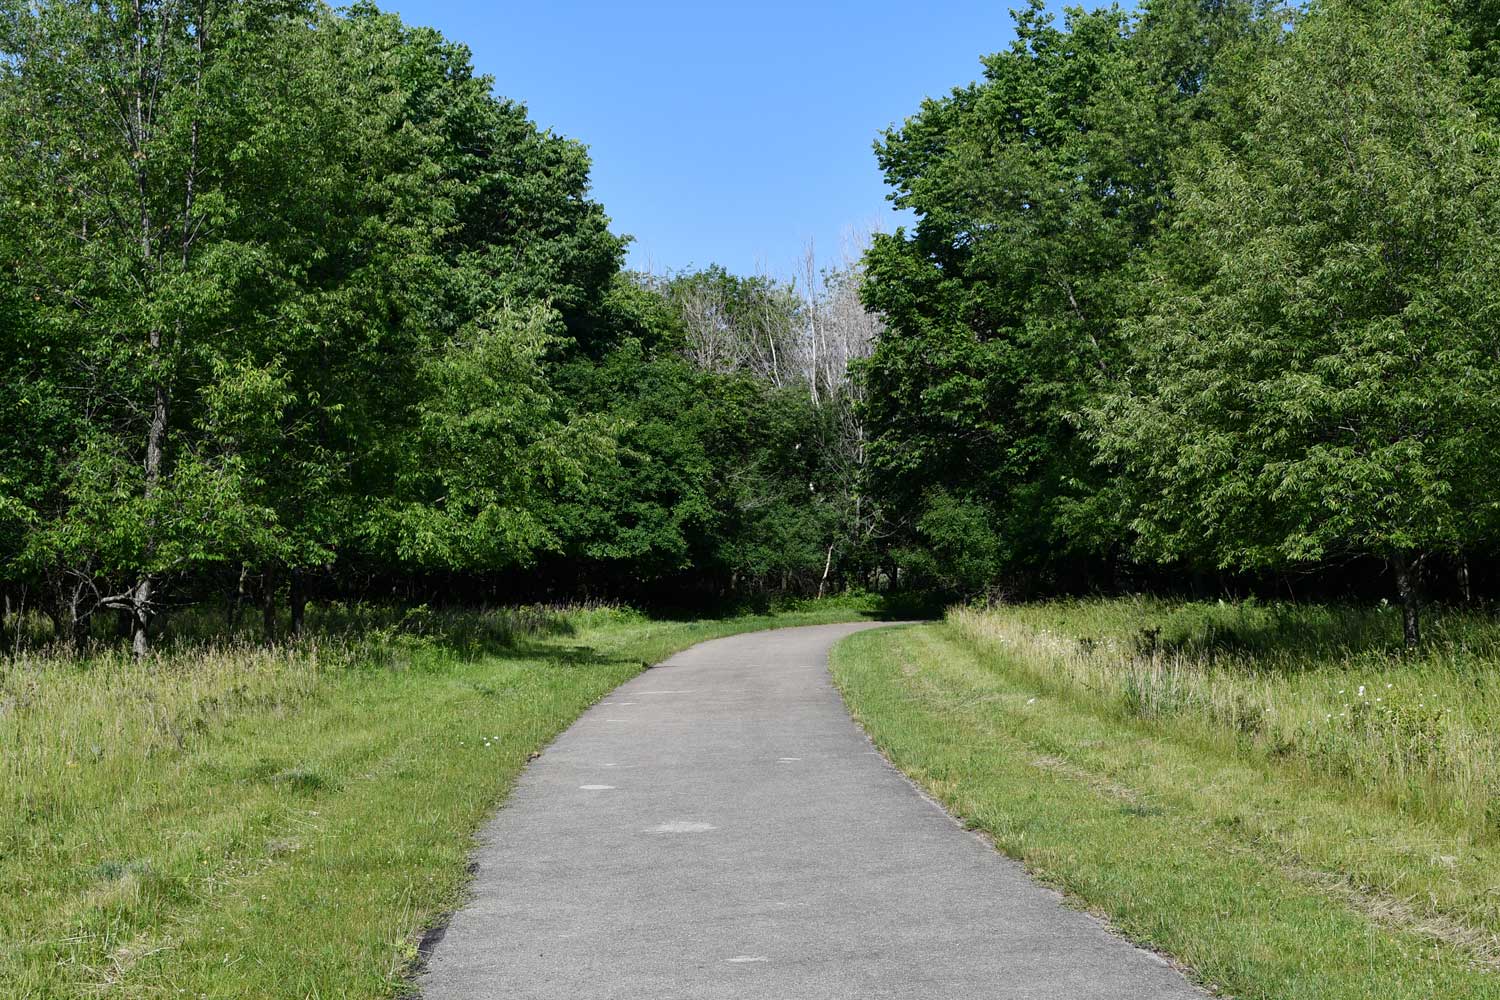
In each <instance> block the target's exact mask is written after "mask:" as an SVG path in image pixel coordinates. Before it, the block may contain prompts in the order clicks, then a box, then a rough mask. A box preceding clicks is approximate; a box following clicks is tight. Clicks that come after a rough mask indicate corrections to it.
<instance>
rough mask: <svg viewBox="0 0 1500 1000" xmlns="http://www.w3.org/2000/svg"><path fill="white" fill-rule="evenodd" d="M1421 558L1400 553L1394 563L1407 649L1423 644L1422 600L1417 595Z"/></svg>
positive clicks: (1402, 632)
mask: <svg viewBox="0 0 1500 1000" xmlns="http://www.w3.org/2000/svg"><path fill="white" fill-rule="evenodd" d="M1420 562H1421V559H1420V557H1416V558H1414V557H1413V556H1412V554H1411V553H1409V552H1398V553H1397V554H1396V556H1395V558H1394V559H1392V563H1393V564H1394V565H1395V568H1396V593H1397V595H1398V596H1399V597H1400V599H1401V634H1402V637H1403V638H1404V639H1405V641H1406V648H1407V649H1416V648H1417V646H1418V645H1420V644H1421V642H1422V628H1421V621H1420V611H1421V598H1420V596H1419V595H1418V593H1417V565H1418V564H1419V563H1420Z"/></svg>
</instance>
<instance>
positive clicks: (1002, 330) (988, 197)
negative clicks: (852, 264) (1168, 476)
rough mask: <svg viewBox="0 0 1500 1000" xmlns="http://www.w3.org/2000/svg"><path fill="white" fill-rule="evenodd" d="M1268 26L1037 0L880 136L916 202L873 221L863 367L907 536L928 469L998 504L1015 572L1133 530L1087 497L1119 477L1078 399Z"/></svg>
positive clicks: (956, 490) (1178, 12) (1208, 13)
mask: <svg viewBox="0 0 1500 1000" xmlns="http://www.w3.org/2000/svg"><path fill="white" fill-rule="evenodd" d="M1259 30H1260V29H1259V28H1258V27H1257V22H1256V20H1255V18H1254V17H1253V12H1252V10H1251V9H1250V7H1249V5H1248V4H1241V3H1233V2H1231V3H1222V4H1209V5H1204V4H1199V3H1196V2H1191V3H1189V2H1177V0H1157V2H1154V3H1151V4H1149V5H1147V6H1146V7H1145V8H1144V10H1143V12H1142V14H1141V15H1140V16H1139V17H1134V18H1133V17H1132V16H1130V15H1127V14H1126V13H1125V12H1124V11H1122V10H1120V9H1119V8H1105V9H1099V10H1095V11H1084V10H1079V9H1071V10H1069V11H1068V13H1067V14H1066V15H1065V18H1064V20H1063V22H1062V23H1061V24H1058V23H1056V22H1055V21H1054V20H1053V18H1052V17H1051V15H1049V14H1046V13H1045V12H1044V11H1043V8H1042V5H1041V4H1040V3H1033V4H1032V5H1031V6H1030V7H1029V8H1027V9H1025V10H1023V11H1021V12H1019V13H1018V14H1017V15H1016V41H1015V43H1014V44H1013V45H1012V46H1011V48H1010V49H1009V50H1007V51H1004V52H1001V53H999V54H996V55H993V56H990V57H988V58H986V59H985V60H984V79H983V81H981V82H980V83H977V84H973V85H971V86H968V87H965V88H961V89H958V90H955V91H954V92H953V93H952V94H951V95H950V96H948V97H946V98H943V99H941V100H929V101H927V102H925V103H924V104H923V106H922V109H921V111H920V112H919V113H918V114H917V115H915V116H914V117H912V118H910V119H908V120H907V122H906V123H905V124H904V125H903V126H902V127H900V128H899V129H897V130H894V131H892V132H890V133H888V134H887V135H886V136H885V138H884V141H883V142H882V143H881V144H880V145H879V146H878V147H877V154H878V156H879V159H880V163H881V166H882V168H883V169H884V171H885V173H886V178H887V181H888V183H889V184H891V186H892V187H893V188H894V189H895V194H894V196H893V197H894V200H895V202H896V204H897V205H898V206H900V207H903V208H908V209H912V210H914V211H915V212H916V213H917V216H918V221H917V224H916V227H915V230H914V231H913V232H911V233H907V232H905V231H898V232H897V233H895V234H894V235H890V236H882V237H878V238H877V239H876V242H875V245H874V247H873V248H872V249H871V251H870V252H869V254H868V256H867V269H868V282H867V284H866V286H865V299H866V301H867V303H868V304H869V305H870V306H871V307H873V308H874V309H876V310H878V311H879V312H881V313H882V314H884V317H885V319H886V322H887V329H886V332H885V334H884V335H883V336H882V337H881V339H880V341H879V344H878V347H877V350H876V351H875V354H874V357H873V358H872V359H871V360H870V362H869V363H868V364H867V365H866V366H865V368H864V374H865V378H866V380H867V384H868V389H869V398H868V401H867V403H866V406H865V415H866V418H867V421H868V424H869V429H870V436H871V437H870V466H871V474H872V485H873V487H874V488H875V490H876V491H877V493H878V494H879V495H880V497H881V498H882V500H883V501H884V502H885V503H886V505H887V506H888V507H889V508H890V511H891V516H892V518H893V520H895V521H896V522H897V523H898V524H899V525H904V530H905V533H906V537H907V538H909V539H911V540H913V541H915V540H916V533H917V532H918V523H919V522H920V521H921V520H922V518H923V517H924V516H926V514H927V513H929V511H928V510H927V505H928V500H929V498H931V497H935V496H937V494H934V493H933V492H932V488H933V487H934V485H939V486H941V487H942V488H943V489H944V491H945V492H944V494H943V496H944V497H946V498H947V499H945V500H944V501H943V502H944V504H949V503H962V504H963V505H964V507H965V509H969V508H972V507H978V508H982V509H984V510H987V511H988V512H989V519H990V521H991V530H992V531H993V532H994V534H995V535H996V536H997V537H998V539H999V542H998V550H997V553H996V555H995V559H994V560H993V564H994V565H995V566H997V567H999V568H1002V569H1006V570H1009V571H1010V572H1012V573H1016V574H1018V575H1029V576H1036V575H1038V574H1039V572H1040V571H1043V570H1045V569H1046V568H1047V567H1049V566H1051V567H1053V568H1054V569H1062V568H1065V560H1066V559H1068V558H1069V557H1070V556H1078V555H1083V554H1086V553H1089V552H1092V551H1097V550H1099V549H1102V548H1106V547H1108V546H1109V545H1111V544H1112V543H1113V542H1114V541H1115V539H1116V538H1117V537H1118V535H1119V526H1118V525H1117V524H1115V523H1111V522H1110V521H1109V520H1107V519H1105V518H1102V517H1100V516H1098V514H1097V512H1098V511H1100V510H1104V509H1106V508H1107V505H1101V504H1092V505H1085V503H1084V502H1085V501H1088V500H1089V499H1090V498H1091V497H1092V496H1093V495H1094V494H1095V493H1096V492H1097V491H1099V490H1100V489H1101V487H1102V486H1103V485H1104V480H1103V477H1101V475H1100V474H1099V473H1098V472H1097V471H1096V470H1094V469H1093V468H1092V463H1091V459H1092V453H1091V451H1090V449H1089V448H1088V446H1087V444H1086V442H1084V441H1082V440H1081V439H1080V437H1079V435H1078V433H1077V431H1076V420H1077V416H1078V414H1079V413H1080V412H1081V411H1082V410H1083V409H1084V407H1085V406H1086V405H1087V404H1088V402H1089V400H1090V399H1091V398H1092V395H1093V393H1094V392H1096V391H1097V389H1098V387H1099V386H1101V385H1106V384H1108V383H1109V382H1111V381H1112V380H1113V379H1115V378H1117V377H1118V375H1119V372H1120V365H1121V359H1122V354H1123V347H1122V345H1121V342H1120V339H1119V336H1118V323H1119V320H1120V318H1121V317H1122V316H1123V315H1124V314H1125V312H1126V309H1127V304H1128V302H1129V296H1130V292H1131V289H1132V288H1133V282H1132V270H1133V268H1134V267H1135V266H1136V265H1137V263H1138V262H1139V261H1140V260H1141V259H1142V258H1143V256H1144V255H1146V254H1147V253H1148V252H1149V248H1150V246H1151V244H1152V242H1153V241H1154V239H1155V238H1156V236H1157V234H1158V233H1159V231H1160V229H1161V227H1162V226H1163V225H1164V224H1165V220H1166V218H1167V217H1168V216H1169V214H1170V211H1171V206H1172V191H1171V169H1170V167H1171V163H1172V160H1173V158H1174V157H1175V156H1176V155H1177V154H1178V152H1179V151H1180V150H1181V148H1182V146H1183V144H1184V143H1185V142H1186V141H1187V137H1188V135H1189V134H1190V131H1191V129H1190V126H1191V125H1192V123H1194V122H1195V121H1204V120H1209V121H1211V120H1213V119H1215V118H1216V117H1218V116H1220V115H1222V114H1223V113H1224V111H1225V102H1223V101H1222V99H1221V97H1220V96H1219V95H1220V93H1221V90H1220V89H1218V88H1216V86H1215V83H1216V80H1217V79H1218V77H1219V76H1222V75H1227V74H1229V73H1231V72H1234V71H1236V67H1237V65H1238V63H1239V61H1240V60H1241V58H1242V57H1241V55H1240V52H1241V50H1242V49H1253V46H1251V45H1249V44H1248V42H1249V40H1250V39H1251V38H1253V37H1254V35H1255V33H1256V32H1257V31H1259ZM1090 512H1093V513H1090ZM931 513H932V514H933V516H934V517H938V518H939V519H940V520H944V519H946V515H944V514H943V513H942V512H940V511H932V512H931ZM1085 515H1087V516H1085Z"/></svg>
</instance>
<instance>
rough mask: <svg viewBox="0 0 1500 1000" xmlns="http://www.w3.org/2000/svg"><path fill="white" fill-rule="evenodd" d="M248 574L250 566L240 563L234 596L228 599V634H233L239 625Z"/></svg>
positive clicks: (243, 607)
mask: <svg viewBox="0 0 1500 1000" xmlns="http://www.w3.org/2000/svg"><path fill="white" fill-rule="evenodd" d="M249 576H250V567H249V566H248V565H247V564H245V563H240V580H239V583H238V584H236V586H235V588H234V596H233V597H231V598H230V599H229V614H228V618H229V634H230V635H233V634H234V633H235V632H236V631H237V630H238V629H239V627H240V613H241V612H242V611H244V609H245V581H246V580H247V579H248V578H249Z"/></svg>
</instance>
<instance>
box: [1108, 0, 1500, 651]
mask: <svg viewBox="0 0 1500 1000" xmlns="http://www.w3.org/2000/svg"><path fill="white" fill-rule="evenodd" d="M1468 83H1469V79H1468V76H1467V57H1466V54H1465V52H1464V51H1463V45H1462V38H1461V36H1460V35H1459V34H1458V33H1456V32H1455V31H1454V27H1453V24H1452V23H1451V22H1450V21H1449V20H1448V19H1447V16H1446V13H1445V9H1444V7H1443V5H1441V4H1437V3H1431V2H1427V0H1397V2H1395V3H1379V4H1376V3H1371V2H1368V0H1331V2H1328V3H1323V4H1319V5H1317V6H1315V7H1313V8H1312V9H1311V10H1310V11H1309V12H1308V13H1307V14H1306V15H1305V16H1303V17H1301V18H1299V19H1298V21H1297V23H1296V26H1295V28H1294V29H1293V30H1292V31H1291V33H1290V35H1289V37H1288V38H1287V40H1286V42H1285V43H1284V45H1283V46H1282V47H1281V49H1280V51H1279V52H1278V53H1277V54H1276V55H1275V57H1274V58H1273V59H1271V60H1270V62H1269V63H1268V65H1266V67H1265V69H1264V72H1263V73H1262V74H1261V75H1260V76H1259V77H1258V79H1257V80H1256V81H1255V86H1254V87H1253V88H1252V89H1251V92H1250V94H1249V96H1248V98H1247V101H1248V107H1249V109H1250V111H1251V113H1252V115H1253V119H1254V121H1253V125H1252V126H1251V128H1250V130H1249V132H1248V134H1247V136H1246V137H1245V141H1244V142H1243V143H1242V144H1241V148H1239V149H1231V148H1227V147H1226V146H1225V145H1224V144H1223V143H1219V142H1208V143H1206V144H1205V145H1204V147H1203V148H1202V149H1201V151H1200V152H1199V154H1198V155H1197V156H1196V157H1195V158H1194V160H1193V161H1192V163H1191V165H1190V166H1189V167H1187V168H1186V169H1185V172H1184V176H1183V177H1182V178H1181V179H1180V180H1179V182H1178V184H1177V191H1178V197H1179V200H1180V203H1181V210H1180V216H1179V218H1178V220H1177V223H1176V225H1175V227H1174V230H1173V236H1172V238H1171V240H1170V241H1169V242H1168V243H1167V244H1165V245H1164V247H1163V251H1162V255H1161V258H1160V260H1159V262H1158V263H1157V265H1156V266H1155V267H1153V268H1152V270H1151V272H1150V275H1149V280H1148V282H1147V284H1146V286H1145V292H1146V296H1147V300H1148V309H1147V313H1146V315H1145V318H1143V319H1141V320H1140V321H1138V322H1135V323H1133V324H1131V326H1130V328H1129V330H1130V334H1131V337H1132V342H1133V345H1134V350H1133V353H1132V359H1131V369H1130V372H1131V377H1130V378H1129V379H1128V380H1124V381H1121V382H1119V383H1117V384H1116V386H1115V387H1114V391H1112V392H1111V393H1109V394H1108V395H1107V396H1106V397H1105V399H1104V400H1103V401H1102V402H1101V404H1100V405H1099V406H1098V407H1097V408H1095V409H1094V410H1093V412H1092V414H1091V416H1092V426H1093V433H1094V435H1095V437H1096V439H1097V440H1098V442H1099V444H1100V447H1101V448H1102V451H1103V454H1104V455H1105V456H1106V457H1107V458H1109V459H1112V460H1114V461H1116V462H1118V463H1119V466H1120V468H1121V469H1123V470H1124V474H1125V478H1126V479H1127V480H1128V481H1129V482H1131V483H1133V484H1134V490H1133V493H1132V496H1133V500H1134V503H1135V516H1134V518H1133V521H1132V527H1133V528H1134V529H1135V530H1136V531H1137V532H1138V533H1139V535H1140V539H1141V546H1142V548H1143V550H1144V551H1145V552H1147V553H1149V554H1151V555H1154V556H1156V557H1158V558H1170V557H1174V556H1182V555H1185V554H1186V555H1196V554H1201V555H1205V556H1208V557H1210V558H1213V559H1215V560H1216V561H1217V562H1219V563H1220V564H1222V565H1225V566H1236V567H1265V566H1279V565H1285V564H1296V563H1307V562H1313V561H1318V560H1329V559H1338V558H1342V557H1346V556H1350V555H1374V556H1379V557H1383V558H1386V559H1388V560H1389V561H1390V563H1391V565H1392V566H1393V568H1394V575H1395V579H1396V584H1397V590H1398V593H1399V596H1400V598H1401V603H1402V605H1403V607H1404V609H1405V615H1404V620H1405V635H1406V641H1407V642H1408V643H1409V644H1413V645H1415V644H1416V643H1417V641H1418V638H1419V631H1418V617H1417V585H1416V581H1417V575H1418V571H1419V568H1420V566H1421V564H1422V561H1423V559H1424V557H1425V556H1427V555H1428V554H1430V553H1433V552H1441V551H1452V550H1454V549H1455V548H1457V547H1458V546H1460V545H1461V544H1463V543H1464V542H1465V541H1466V540H1469V539H1472V538H1474V537H1476V536H1477V535H1478V534H1479V533H1480V532H1481V531H1484V530H1486V529H1487V528H1488V527H1489V526H1491V525H1492V524H1493V519H1494V515H1495V511H1496V510H1497V501H1500V493H1497V489H1496V482H1497V479H1496V474H1495V465H1494V461H1493V456H1494V455H1495V454H1496V448H1497V446H1500V439H1497V434H1500V410H1497V407H1500V339H1497V330H1500V327H1497V326H1496V323H1495V317H1496V316H1497V314H1500V313H1497V309H1500V274H1497V261H1500V242H1497V237H1496V235H1495V234H1496V232H1497V228H1496V223H1497V222H1500V217H1497V214H1496V209H1497V202H1496V197H1497V191H1500V189H1497V186H1496V182H1497V176H1496V169H1495V160H1494V156H1493V152H1492V151H1493V148H1494V137H1493V136H1492V135H1489V134H1487V133H1486V132H1485V131H1484V130H1483V129H1482V128H1481V127H1480V126H1479V120H1478V117H1477V115H1476V113H1475V111H1474V110H1473V108H1472V107H1471V105H1470V103H1469V99H1468V94H1469V88H1468Z"/></svg>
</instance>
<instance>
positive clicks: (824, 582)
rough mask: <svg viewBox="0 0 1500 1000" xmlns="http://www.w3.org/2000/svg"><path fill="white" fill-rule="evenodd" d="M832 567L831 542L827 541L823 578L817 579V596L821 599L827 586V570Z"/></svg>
mask: <svg viewBox="0 0 1500 1000" xmlns="http://www.w3.org/2000/svg"><path fill="white" fill-rule="evenodd" d="M832 568H833V543H832V542H829V543H828V557H827V558H826V559H824V560H823V578H822V579H821V580H819V581H818V597H819V598H820V599H821V598H822V596H823V591H824V589H825V588H826V587H827V586H828V571H829V570H830V569H832Z"/></svg>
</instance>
